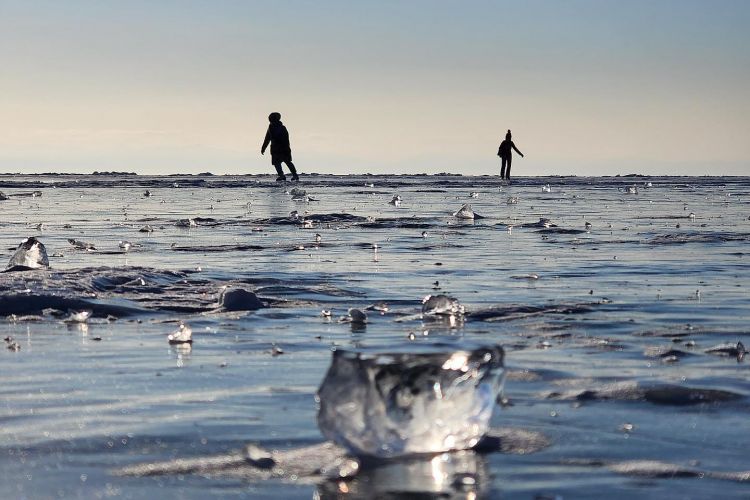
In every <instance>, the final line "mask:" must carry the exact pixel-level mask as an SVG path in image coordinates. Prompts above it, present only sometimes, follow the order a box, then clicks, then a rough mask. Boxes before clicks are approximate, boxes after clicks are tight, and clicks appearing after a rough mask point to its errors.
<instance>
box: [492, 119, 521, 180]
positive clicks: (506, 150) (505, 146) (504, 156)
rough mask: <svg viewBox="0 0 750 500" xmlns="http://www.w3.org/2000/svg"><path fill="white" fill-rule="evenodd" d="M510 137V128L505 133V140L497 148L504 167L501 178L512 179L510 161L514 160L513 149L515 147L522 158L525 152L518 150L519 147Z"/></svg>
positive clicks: (501, 170) (501, 169)
mask: <svg viewBox="0 0 750 500" xmlns="http://www.w3.org/2000/svg"><path fill="white" fill-rule="evenodd" d="M510 138H511V135H510V130H508V133H507V134H505V140H504V141H503V142H501V143H500V148H498V150H497V156H499V157H500V159H501V160H502V167H501V168H500V178H501V179H508V180H510V163H511V161H512V160H513V157H512V154H511V150H512V149H515V150H516V153H518V154H519V155H521V158H523V153H522V152H520V151H519V150H518V148H517V147H516V145H515V144H513V141H511V140H510ZM506 163H507V164H508V170H505V164H506Z"/></svg>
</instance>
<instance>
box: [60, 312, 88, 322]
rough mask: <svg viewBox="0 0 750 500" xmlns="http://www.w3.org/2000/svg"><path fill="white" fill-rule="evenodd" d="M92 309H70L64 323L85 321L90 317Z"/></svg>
mask: <svg viewBox="0 0 750 500" xmlns="http://www.w3.org/2000/svg"><path fill="white" fill-rule="evenodd" d="M91 314H92V311H89V310H84V311H71V312H70V316H68V319H66V320H65V322H66V323H85V322H86V321H88V319H89V318H90V317H91Z"/></svg>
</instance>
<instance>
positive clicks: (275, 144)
mask: <svg viewBox="0 0 750 500" xmlns="http://www.w3.org/2000/svg"><path fill="white" fill-rule="evenodd" d="M269 143H270V144H271V163H272V164H273V165H278V164H279V163H281V162H291V161H292V148H291V146H290V145H289V132H288V131H287V129H286V127H285V126H284V124H283V123H281V122H280V121H276V122H271V123H270V124H269V125H268V132H266V138H265V139H264V140H263V147H262V148H261V149H260V151H261V153H263V152H265V151H266V148H267V147H268V144H269Z"/></svg>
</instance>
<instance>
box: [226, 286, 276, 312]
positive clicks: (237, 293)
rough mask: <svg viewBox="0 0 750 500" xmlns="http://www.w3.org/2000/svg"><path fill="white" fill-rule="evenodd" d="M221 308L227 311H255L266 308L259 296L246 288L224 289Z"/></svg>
mask: <svg viewBox="0 0 750 500" xmlns="http://www.w3.org/2000/svg"><path fill="white" fill-rule="evenodd" d="M219 306H220V307H222V308H223V309H225V310H227V311H255V310H257V309H262V308H263V307H265V306H264V305H263V302H261V301H260V299H259V298H258V296H257V295H255V294H254V293H253V292H250V291H247V290H245V289H244V288H224V289H223V290H222V291H221V295H219Z"/></svg>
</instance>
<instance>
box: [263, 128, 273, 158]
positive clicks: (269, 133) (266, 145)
mask: <svg viewBox="0 0 750 500" xmlns="http://www.w3.org/2000/svg"><path fill="white" fill-rule="evenodd" d="M269 142H271V128H270V127H269V128H268V130H267V131H266V138H265V139H263V146H261V148H260V154H265V152H266V148H267V147H268V143H269Z"/></svg>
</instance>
